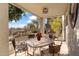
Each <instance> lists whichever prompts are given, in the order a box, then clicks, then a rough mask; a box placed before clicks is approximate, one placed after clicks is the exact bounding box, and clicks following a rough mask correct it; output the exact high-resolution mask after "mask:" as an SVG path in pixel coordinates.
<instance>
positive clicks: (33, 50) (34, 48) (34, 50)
mask: <svg viewBox="0 0 79 59" xmlns="http://www.w3.org/2000/svg"><path fill="white" fill-rule="evenodd" d="M35 50H36V48H33V56H34V53H35Z"/></svg>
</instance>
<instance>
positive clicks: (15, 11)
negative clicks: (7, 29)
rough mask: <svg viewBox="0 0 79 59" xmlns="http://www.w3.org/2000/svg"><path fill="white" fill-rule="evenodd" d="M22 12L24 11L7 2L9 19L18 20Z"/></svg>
mask: <svg viewBox="0 0 79 59" xmlns="http://www.w3.org/2000/svg"><path fill="white" fill-rule="evenodd" d="M23 13H24V11H22V10H21V9H19V8H17V7H16V6H14V5H12V4H9V21H12V20H15V21H17V20H19V19H20V18H21V17H22V14H23Z"/></svg>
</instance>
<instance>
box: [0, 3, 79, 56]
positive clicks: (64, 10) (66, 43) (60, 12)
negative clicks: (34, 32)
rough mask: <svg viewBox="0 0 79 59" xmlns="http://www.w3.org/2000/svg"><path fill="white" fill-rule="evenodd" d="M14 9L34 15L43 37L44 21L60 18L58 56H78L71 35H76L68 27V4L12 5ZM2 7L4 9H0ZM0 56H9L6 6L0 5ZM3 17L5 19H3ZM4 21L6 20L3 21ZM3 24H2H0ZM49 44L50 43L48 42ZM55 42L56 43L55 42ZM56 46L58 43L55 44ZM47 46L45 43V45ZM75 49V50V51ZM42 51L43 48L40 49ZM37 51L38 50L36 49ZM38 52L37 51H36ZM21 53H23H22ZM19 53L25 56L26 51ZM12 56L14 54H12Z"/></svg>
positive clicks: (74, 41) (78, 53) (69, 26)
mask: <svg viewBox="0 0 79 59" xmlns="http://www.w3.org/2000/svg"><path fill="white" fill-rule="evenodd" d="M12 5H15V6H16V7H18V8H20V9H22V10H24V11H29V12H31V13H32V14H34V15H36V16H37V17H38V18H39V20H40V21H39V24H40V32H41V33H42V35H43V37H44V30H45V29H44V19H45V18H48V20H49V18H50V20H51V19H53V18H54V17H56V16H61V18H62V39H63V42H62V46H61V50H60V55H63V56H64V55H66V56H68V55H79V52H77V49H79V47H78V45H76V43H77V42H76V38H73V35H74V34H75V33H76V32H75V31H76V30H74V29H73V28H72V27H71V25H70V21H69V20H70V16H69V7H70V4H67V3H62V4H60V3H57V4H56V3H47V4H46V3H39V4H37V3H35V4H32V3H13V4H12ZM2 6H4V7H2ZM0 8H1V11H0V15H1V16H0V17H1V19H2V20H1V21H0V28H1V34H0V38H1V39H0V48H1V49H0V55H9V47H8V37H9V36H8V25H7V24H8V4H0ZM3 16H5V17H3ZM5 19H6V20H5ZM2 23H4V24H2ZM50 42H51V41H50ZM55 42H56V41H55ZM56 43H57V44H58V42H56ZM46 44H47V43H46ZM46 47H47V46H46ZM75 47H76V49H75ZM42 49H43V48H42ZM38 50H39V49H38ZM37 52H39V51H37ZM22 53H23V52H22ZM22 53H20V54H19V55H27V51H25V52H24V53H23V54H22ZM12 55H14V54H12Z"/></svg>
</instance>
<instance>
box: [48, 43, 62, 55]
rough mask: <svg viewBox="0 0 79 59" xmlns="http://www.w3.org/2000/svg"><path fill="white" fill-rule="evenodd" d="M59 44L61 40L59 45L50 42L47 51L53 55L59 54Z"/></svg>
mask: <svg viewBox="0 0 79 59" xmlns="http://www.w3.org/2000/svg"><path fill="white" fill-rule="evenodd" d="M61 45H62V42H61V44H59V45H58V44H52V45H51V44H50V45H49V53H51V54H53V56H54V55H55V54H57V55H60V49H61Z"/></svg>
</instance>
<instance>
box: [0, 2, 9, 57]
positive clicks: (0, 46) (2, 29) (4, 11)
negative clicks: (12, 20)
mask: <svg viewBox="0 0 79 59" xmlns="http://www.w3.org/2000/svg"><path fill="white" fill-rule="evenodd" d="M8 46H9V45H8V4H7V3H0V56H8V55H9V48H8Z"/></svg>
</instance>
